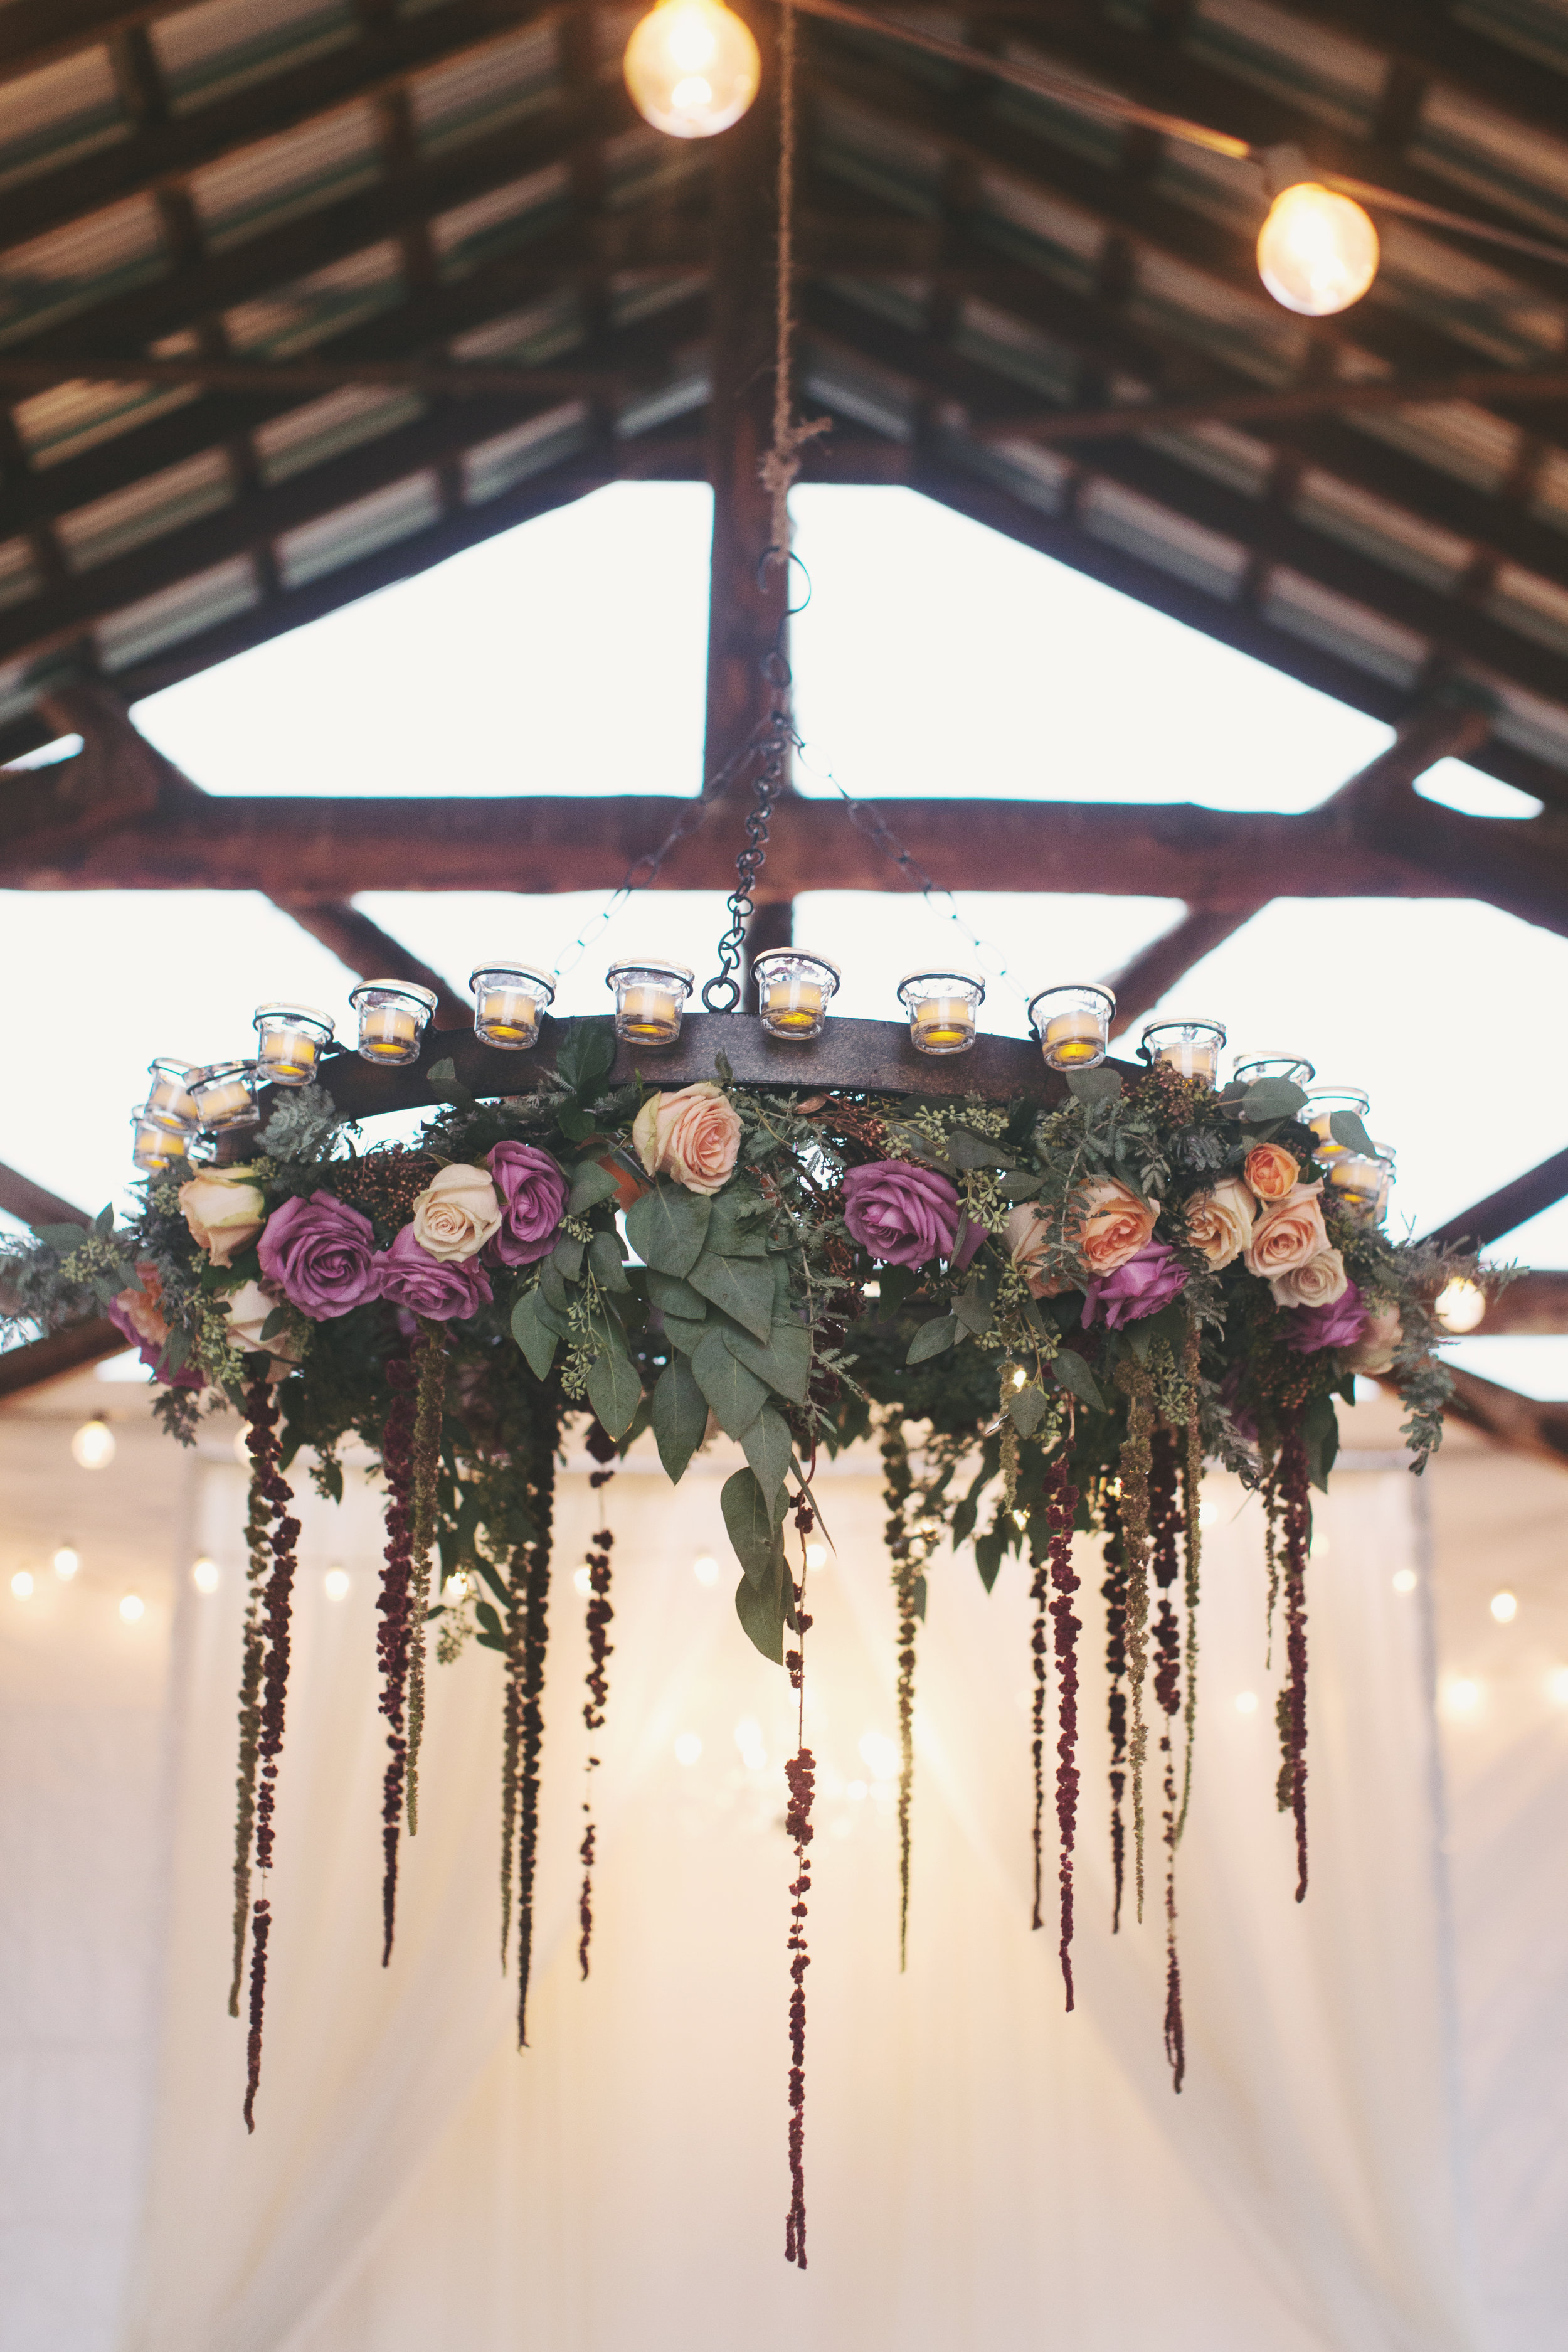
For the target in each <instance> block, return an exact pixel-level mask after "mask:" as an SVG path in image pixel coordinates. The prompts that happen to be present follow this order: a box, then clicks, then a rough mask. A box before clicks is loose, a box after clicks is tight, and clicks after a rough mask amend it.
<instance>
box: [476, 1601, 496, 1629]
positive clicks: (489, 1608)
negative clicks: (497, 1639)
mask: <svg viewBox="0 0 1568 2352" xmlns="http://www.w3.org/2000/svg"><path fill="white" fill-rule="evenodd" d="M474 1614H475V1616H476V1617H477V1619H478V1620H479V1622H480V1624H481V1625H482V1626H483V1627H484V1630H485V1632H486V1633H495V1634H499V1633H500V1631H501V1620H500V1617H499V1615H498V1614H497V1610H496V1606H495V1603H494V1602H493V1601H476V1602H475V1603H474Z"/></svg>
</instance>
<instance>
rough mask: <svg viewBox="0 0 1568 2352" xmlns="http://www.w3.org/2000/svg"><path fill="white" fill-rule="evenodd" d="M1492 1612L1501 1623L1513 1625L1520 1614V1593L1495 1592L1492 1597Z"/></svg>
mask: <svg viewBox="0 0 1568 2352" xmlns="http://www.w3.org/2000/svg"><path fill="white" fill-rule="evenodd" d="M1491 1613H1492V1615H1493V1616H1494V1617H1495V1618H1496V1619H1497V1622H1498V1623H1499V1624H1500V1625H1511V1624H1512V1622H1513V1621H1514V1619H1515V1618H1516V1617H1517V1616H1518V1614H1519V1599H1518V1595H1517V1594H1515V1593H1512V1592H1494V1593H1493V1594H1492V1597H1491Z"/></svg>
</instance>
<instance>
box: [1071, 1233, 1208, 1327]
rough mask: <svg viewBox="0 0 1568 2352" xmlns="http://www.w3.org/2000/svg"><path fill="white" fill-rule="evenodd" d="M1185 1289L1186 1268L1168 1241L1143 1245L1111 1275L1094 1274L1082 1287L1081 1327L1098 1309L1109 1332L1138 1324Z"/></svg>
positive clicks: (1090, 1319) (1094, 1316) (1092, 1318)
mask: <svg viewBox="0 0 1568 2352" xmlns="http://www.w3.org/2000/svg"><path fill="white" fill-rule="evenodd" d="M1185 1289H1186V1266H1185V1265H1183V1264H1182V1262H1181V1260H1180V1258H1179V1257H1177V1255H1176V1252H1175V1250H1174V1249H1172V1247H1171V1245H1170V1244H1169V1243H1168V1242H1147V1243H1145V1245H1144V1247H1143V1248H1142V1249H1141V1250H1140V1251H1139V1252H1138V1255H1137V1256H1136V1257H1130V1258H1129V1259H1128V1260H1127V1263H1126V1265H1119V1266H1118V1267H1117V1268H1116V1270H1115V1272H1114V1273H1113V1274H1102V1275H1096V1276H1095V1277H1094V1279H1093V1280H1092V1282H1089V1283H1086V1284H1085V1285H1084V1290H1083V1328H1084V1329H1085V1330H1087V1329H1088V1328H1089V1326H1090V1324H1091V1323H1092V1322H1093V1321H1094V1319H1095V1318H1096V1317H1097V1316H1098V1314H1099V1312H1100V1309H1101V1308H1102V1307H1103V1308H1104V1310H1105V1321H1106V1323H1107V1324H1108V1326H1109V1327H1110V1328H1111V1329H1112V1330H1113V1331H1119V1330H1120V1329H1121V1328H1122V1326H1123V1324H1124V1323H1141V1322H1142V1321H1143V1319H1144V1318H1145V1315H1157V1314H1158V1312H1159V1310H1160V1308H1161V1307H1168V1306H1169V1305H1170V1303H1171V1300H1172V1299H1173V1298H1179V1297H1181V1294H1182V1292H1183V1291H1184V1290H1185Z"/></svg>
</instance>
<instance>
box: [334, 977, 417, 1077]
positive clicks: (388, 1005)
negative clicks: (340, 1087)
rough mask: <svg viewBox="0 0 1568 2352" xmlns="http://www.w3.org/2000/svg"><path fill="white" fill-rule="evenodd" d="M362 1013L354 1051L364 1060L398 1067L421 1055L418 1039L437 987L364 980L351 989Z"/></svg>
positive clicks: (410, 982) (408, 981)
mask: <svg viewBox="0 0 1568 2352" xmlns="http://www.w3.org/2000/svg"><path fill="white" fill-rule="evenodd" d="M349 1002H350V1004H351V1005H352V1006H353V1008H354V1010H355V1012H356V1013H358V1014H359V1016H360V1036H359V1043H358V1045H357V1046H356V1048H355V1051H356V1052H357V1053H358V1054H359V1055H360V1056H361V1059H362V1060H363V1061H367V1062H380V1063H382V1064H384V1065H385V1066H388V1067H390V1068H393V1069H396V1068H399V1067H401V1066H402V1065H403V1064H404V1063H407V1062H417V1061H418V1059H419V1041H420V1039H421V1038H422V1037H423V1034H424V1033H425V1030H426V1029H427V1027H428V1026H429V1024H430V1016H431V1014H432V1013H434V1010H435V991H434V989H433V988H420V987H418V986H417V985H416V984H415V982H413V981H410V980H362V981H361V982H360V985H359V986H358V988H354V989H350V992H349Z"/></svg>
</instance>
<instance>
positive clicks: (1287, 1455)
mask: <svg viewBox="0 0 1568 2352" xmlns="http://www.w3.org/2000/svg"><path fill="white" fill-rule="evenodd" d="M1280 1486H1281V1491H1282V1493H1283V1496H1284V1505H1285V1514H1284V1534H1285V1664H1286V1673H1287V1679H1286V1683H1285V1687H1284V1689H1283V1690H1282V1691H1281V1694H1280V1698H1279V1705H1278V1710H1277V1717H1278V1722H1279V1727H1280V1746H1281V1756H1282V1761H1281V1768H1280V1790H1279V1797H1280V1811H1281V1812H1285V1811H1290V1812H1291V1813H1293V1814H1294V1815H1295V1822H1296V1900H1297V1902H1298V1903H1302V1902H1305V1900H1306V1894H1307V1585H1306V1577H1307V1546H1308V1543H1309V1541H1310V1539H1311V1534H1312V1507H1311V1504H1310V1501H1309V1489H1308V1473H1307V1449H1306V1447H1305V1446H1304V1445H1303V1444H1302V1443H1301V1419H1300V1416H1299V1415H1297V1416H1293V1417H1292V1418H1291V1421H1290V1422H1288V1423H1287V1424H1286V1428H1285V1434H1284V1441H1283V1444H1281V1448H1280Z"/></svg>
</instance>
